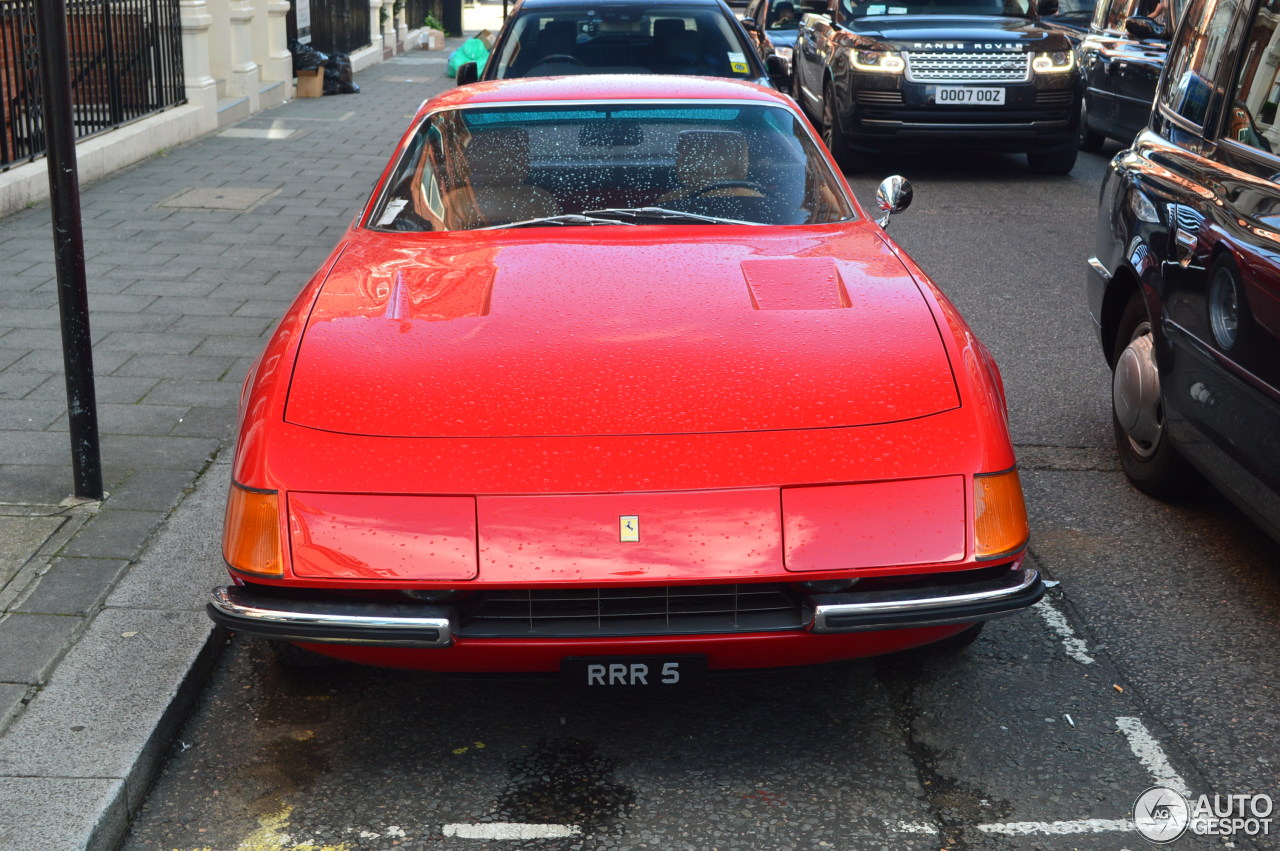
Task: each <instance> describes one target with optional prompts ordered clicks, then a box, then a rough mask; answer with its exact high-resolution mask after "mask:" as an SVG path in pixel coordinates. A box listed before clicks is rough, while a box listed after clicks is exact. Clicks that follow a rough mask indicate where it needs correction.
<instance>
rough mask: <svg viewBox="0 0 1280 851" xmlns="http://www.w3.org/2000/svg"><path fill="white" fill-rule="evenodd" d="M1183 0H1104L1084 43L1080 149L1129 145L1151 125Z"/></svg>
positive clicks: (1082, 50) (1081, 48)
mask: <svg viewBox="0 0 1280 851" xmlns="http://www.w3.org/2000/svg"><path fill="white" fill-rule="evenodd" d="M1181 7H1182V0H1102V1H1101V2H1100V3H1099V4H1098V9H1097V12H1096V13H1095V14H1094V17H1093V23H1092V24H1091V25H1090V28H1089V35H1088V36H1087V37H1086V38H1085V39H1084V41H1083V42H1082V43H1081V44H1080V65H1081V67H1082V68H1083V69H1084V80H1085V92H1084V103H1083V104H1082V105H1081V112H1080V148H1081V149H1082V150H1085V151H1097V150H1100V149H1101V148H1102V145H1103V143H1104V142H1105V141H1106V140H1107V139H1108V138H1111V139H1116V140H1118V141H1120V142H1123V143H1124V144H1126V145H1127V144H1128V143H1129V142H1131V141H1132V140H1133V137H1134V136H1136V135H1138V131H1139V130H1141V129H1142V128H1143V127H1145V126H1146V124H1147V118H1148V117H1149V116H1150V115H1151V101H1152V99H1153V98H1154V97H1155V93H1156V83H1157V82H1158V81H1159V79H1160V72H1161V71H1162V70H1163V69H1164V62H1165V57H1166V55H1167V54H1168V51H1169V37H1170V35H1171V34H1172V27H1171V26H1170V25H1169V22H1170V21H1176V20H1177V18H1178V13H1179V12H1180V11H1181Z"/></svg>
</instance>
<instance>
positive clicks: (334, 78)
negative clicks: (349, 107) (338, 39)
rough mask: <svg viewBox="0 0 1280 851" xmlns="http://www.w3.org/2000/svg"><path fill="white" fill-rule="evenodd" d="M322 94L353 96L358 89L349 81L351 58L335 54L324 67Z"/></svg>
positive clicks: (342, 54)
mask: <svg viewBox="0 0 1280 851" xmlns="http://www.w3.org/2000/svg"><path fill="white" fill-rule="evenodd" d="M324 93H325V94H327V95H355V94H359V93H360V87H359V86H358V85H356V84H355V83H354V82H353V81H352V79H351V57H350V56H348V55H347V54H345V53H335V54H333V55H332V56H330V57H329V63H328V64H327V65H325V66H324Z"/></svg>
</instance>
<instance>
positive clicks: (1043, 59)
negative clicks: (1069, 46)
mask: <svg viewBox="0 0 1280 851" xmlns="http://www.w3.org/2000/svg"><path fill="white" fill-rule="evenodd" d="M1074 67H1076V54H1075V51H1073V50H1055V51H1053V52H1051V53H1037V54H1036V57H1035V59H1032V60H1031V68H1032V70H1034V71H1035V72H1036V73H1037V74H1065V73H1067V72H1068V71H1070V70H1071V69H1072V68H1074Z"/></svg>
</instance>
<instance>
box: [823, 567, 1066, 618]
mask: <svg viewBox="0 0 1280 851" xmlns="http://www.w3.org/2000/svg"><path fill="white" fill-rule="evenodd" d="M939 578H943V577H939ZM1043 596H1044V583H1043V582H1042V581H1040V573H1039V571H1035V570H1032V569H1030V568H1022V567H1015V568H1012V569H1011V570H1008V571H1006V572H1005V573H1004V574H1002V575H1000V576H998V577H995V578H992V579H986V580H983V581H981V582H965V583H957V584H954V585H943V584H939V585H926V586H922V587H919V588H912V589H910V590H901V589H896V590H892V591H861V592H860V591H856V590H855V591H846V592H844V593H842V594H815V595H813V596H811V597H809V598H808V599H809V601H810V602H811V603H812V605H813V622H812V625H811V627H810V628H811V630H812V631H813V632H816V633H835V632H866V631H868V630H877V629H906V628H910V627H922V626H943V625H946V624H955V623H974V622H975V621H986V620H991V619H992V618H998V617H1002V616H1004V615H1011V614H1013V613H1014V612H1016V611H1018V610H1020V609H1025V608H1027V607H1028V606H1034V605H1035V604H1036V603H1038V602H1040V598H1041V597H1043Z"/></svg>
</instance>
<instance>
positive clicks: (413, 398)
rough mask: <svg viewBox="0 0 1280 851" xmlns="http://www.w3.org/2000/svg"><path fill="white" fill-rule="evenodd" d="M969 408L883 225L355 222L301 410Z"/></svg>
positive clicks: (772, 420) (559, 425) (804, 425)
mask: <svg viewBox="0 0 1280 851" xmlns="http://www.w3.org/2000/svg"><path fill="white" fill-rule="evenodd" d="M958 404H959V397H958V395H957V391H956V387H955V382H954V381H953V379H952V375H951V368H950V365H949V363H948V360H947V354H946V350H945V348H944V346H943V343H942V340H941V338H940V336H939V331H938V327H937V325H936V324H935V322H934V318H933V315H932V313H931V311H930V308H929V305H928V303H927V302H926V301H925V299H924V297H923V296H922V295H921V292H920V290H919V288H918V287H917V285H916V283H915V281H914V280H913V279H912V278H911V276H910V275H909V274H908V273H907V270H906V269H905V268H904V267H903V265H902V263H901V262H900V261H899V260H898V258H897V257H895V256H894V255H893V253H892V252H890V251H889V249H888V248H887V247H886V245H885V244H884V242H883V241H882V240H881V239H880V237H879V235H878V233H877V232H876V231H875V230H874V229H873V228H871V227H863V226H853V227H849V226H843V227H840V228H831V227H824V228H811V229H803V230H800V229H787V231H779V230H774V231H772V232H770V231H769V230H767V229H765V228H736V227H734V228H725V227H701V226H683V227H671V226H667V227H634V228H632V227H618V228H612V227H609V228H598V227H597V228H573V229H565V230H557V231H547V230H546V229H536V230H521V231H511V230H508V231H493V232H484V233H479V232H475V231H472V232H469V233H454V234H440V235H437V236H433V237H430V238H428V239H423V238H422V237H421V236H415V237H412V238H411V237H404V236H399V235H393V234H381V233H372V232H368V231H358V232H356V233H355V234H354V236H353V238H352V241H351V243H350V244H349V245H348V247H347V249H346V251H345V252H344V253H343V255H342V257H341V259H340V260H339V261H338V263H337V264H336V265H335V266H334V268H333V270H332V271H331V273H330V275H329V277H328V279H327V281H326V282H325V284H324V287H323V289H322V291H321V293H320V295H319V298H318V300H317V302H316V305H315V308H314V310H313V311H312V314H311V317H310V319H309V321H308V323H307V327H306V331H305V332H304V336H303V339H302V343H301V346H300V348H299V353H298V360H297V364H296V367H295V370H294V375H293V381H292V384H291V387H290V392H289V399H288V403H287V408H286V419H287V420H288V421H289V422H292V423H295V424H297V425H302V426H309V427H312V428H317V429H325V430H328V431H336V432H345V433H351V434H364V435H385V436H401V437H436V436H450V437H506V436H535V435H539V436H547V435H566V436H567V435H579V436H590V435H621V434H685V433H706V432H729V431H762V430H776V429H809V428H831V427H837V426H853V425H867V424H872V423H885V422H893V421H899V420H906V419H912V418H915V417H922V416H926V415H929V414H933V413H937V412H939V411H943V410H947V409H950V408H954V407H956V406H957V405H958Z"/></svg>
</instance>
